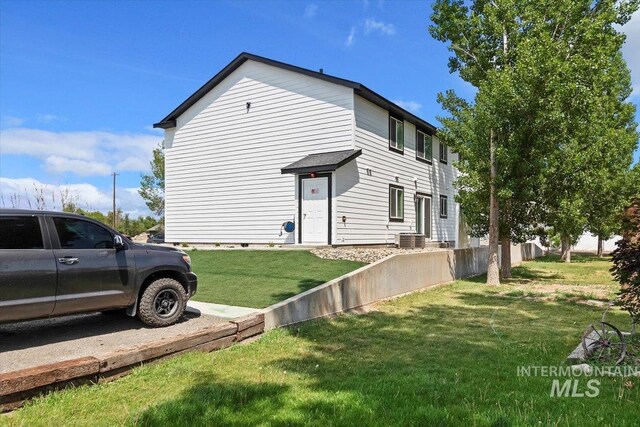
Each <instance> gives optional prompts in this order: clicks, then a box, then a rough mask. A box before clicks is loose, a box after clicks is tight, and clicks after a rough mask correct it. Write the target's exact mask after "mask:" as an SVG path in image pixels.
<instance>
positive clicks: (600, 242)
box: [598, 236, 604, 257]
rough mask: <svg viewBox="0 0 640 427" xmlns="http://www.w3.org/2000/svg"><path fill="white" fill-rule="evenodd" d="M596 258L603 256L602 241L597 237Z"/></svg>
mask: <svg viewBox="0 0 640 427" xmlns="http://www.w3.org/2000/svg"><path fill="white" fill-rule="evenodd" d="M598 256H599V257H602V256H604V239H602V237H600V236H598Z"/></svg>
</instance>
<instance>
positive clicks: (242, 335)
mask: <svg viewBox="0 0 640 427" xmlns="http://www.w3.org/2000/svg"><path fill="white" fill-rule="evenodd" d="M263 332H264V322H262V323H258V324H257V325H253V326H251V327H249V328H247V329H245V330H243V331H238V334H237V335H236V340H237V341H242V340H244V339H247V338H249V337H252V336H254V335H258V334H261V333H263Z"/></svg>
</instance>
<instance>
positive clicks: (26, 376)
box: [0, 357, 100, 396]
mask: <svg viewBox="0 0 640 427" xmlns="http://www.w3.org/2000/svg"><path fill="white" fill-rule="evenodd" d="M99 369H100V361H99V360H98V359H96V358H95V357H81V358H78V359H73V360H65V361H64V362H57V363H50V364H48V365H41V366H36V367H34V368H27V369H22V370H19V371H13V372H7V373H4V374H0V396H5V395H9V394H15V393H19V392H22V391H25V390H31V389H35V388H38V387H43V386H47V385H50V384H54V383H57V382H62V381H69V380H72V379H74V378H80V377H87V376H90V375H96V374H97V373H98V371H99Z"/></svg>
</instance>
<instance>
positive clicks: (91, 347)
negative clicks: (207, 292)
mask: <svg viewBox="0 0 640 427" xmlns="http://www.w3.org/2000/svg"><path fill="white" fill-rule="evenodd" d="M225 321H226V320H225V319H221V318H218V317H214V316H207V315H200V314H196V313H190V312H187V313H185V316H183V318H182V320H181V321H180V322H179V323H177V324H175V325H173V326H169V327H166V328H150V327H148V326H146V325H144V324H143V323H142V322H140V320H138V318H132V317H128V316H126V315H124V314H100V313H94V314H82V315H77V316H68V317H61V318H55V319H43V320H34V321H29V322H21V323H13V324H6V325H0V373H4V372H11V371H15V370H19V369H25V368H30V367H34V366H38V365H43V364H47V363H53V362H60V361H63V360H68V359H75V358H79V357H85V356H104V355H106V354H108V353H111V352H113V351H116V350H120V349H125V348H130V347H134V346H137V345H140V344H144V343H148V342H151V341H158V340H162V339H167V338H170V337H174V336H176V335H180V334H185V333H189V332H193V331H197V330H199V329H203V328H205V327H207V326H211V325H214V324H216V323H223V322H225Z"/></svg>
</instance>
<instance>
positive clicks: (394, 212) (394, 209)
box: [389, 185, 404, 221]
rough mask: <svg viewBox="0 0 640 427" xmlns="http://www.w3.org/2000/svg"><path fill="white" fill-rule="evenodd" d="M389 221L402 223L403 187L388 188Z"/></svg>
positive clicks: (393, 186)
mask: <svg viewBox="0 0 640 427" xmlns="http://www.w3.org/2000/svg"><path fill="white" fill-rule="evenodd" d="M389 220H391V221H404V187H400V186H398V185H390V186H389Z"/></svg>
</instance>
